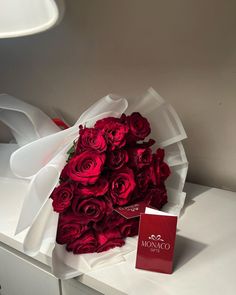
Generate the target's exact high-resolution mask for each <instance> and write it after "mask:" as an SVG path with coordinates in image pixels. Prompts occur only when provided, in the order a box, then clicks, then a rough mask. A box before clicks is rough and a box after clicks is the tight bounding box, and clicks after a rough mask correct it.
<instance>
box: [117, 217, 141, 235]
mask: <svg viewBox="0 0 236 295" xmlns="http://www.w3.org/2000/svg"><path fill="white" fill-rule="evenodd" d="M138 228H139V218H132V219H126V220H125V222H124V223H122V224H121V225H120V226H119V229H120V232H121V235H122V236H123V237H133V236H136V235H137V234H138Z"/></svg>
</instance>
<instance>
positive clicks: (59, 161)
mask: <svg viewBox="0 0 236 295" xmlns="http://www.w3.org/2000/svg"><path fill="white" fill-rule="evenodd" d="M134 111H136V112H140V113H141V114H142V115H144V116H145V117H147V119H148V120H149V122H150V124H151V129H152V133H151V135H150V137H151V138H155V140H156V141H157V144H156V145H158V147H164V148H165V152H166V157H165V160H166V162H167V163H168V165H169V166H170V169H171V172H172V173H171V176H170V177H169V178H168V180H167V182H166V187H167V191H168V203H167V204H166V205H165V206H164V208H163V211H165V212H168V213H171V214H177V215H179V214H180V211H181V208H182V207H183V205H184V200H185V193H184V192H183V186H184V182H185V178H186V175H187V170H188V162H187V159H186V155H185V152H184V148H183V145H182V143H181V141H182V140H183V139H185V138H186V137H187V136H186V133H185V131H184V128H183V126H182V123H181V121H180V119H179V117H178V115H177V113H176V112H175V110H174V109H173V108H172V107H171V105H170V104H168V103H167V102H166V101H165V100H164V99H163V98H161V97H160V95H159V94H157V93H156V92H155V90H154V89H152V88H150V89H149V90H148V91H147V93H146V94H145V95H144V96H143V97H141V98H137V99H135V100H130V101H129V104H128V101H127V100H126V99H125V98H122V97H119V96H116V95H112V94H109V95H107V96H105V97H103V98H101V99H100V100H98V101H97V102H96V103H95V104H93V105H92V106H91V107H90V108H88V109H87V110H86V111H85V112H84V113H83V114H82V115H81V116H80V117H79V119H78V120H77V122H76V123H75V125H74V126H72V127H70V128H68V129H66V130H63V131H61V130H60V129H59V128H58V127H57V126H56V125H55V124H54V123H53V121H52V120H51V119H50V118H49V117H48V116H47V115H46V114H44V113H43V112H42V111H40V110H39V109H38V108H35V107H33V106H31V105H29V104H27V103H24V102H22V101H21V100H18V99H16V98H14V97H12V96H9V95H7V94H3V95H0V120H1V121H2V122H4V123H5V124H6V125H7V126H8V127H9V128H10V130H11V132H12V134H13V136H14V138H15V142H14V143H10V144H0V159H1V160H2V163H4V165H3V166H2V165H1V167H0V180H1V178H3V179H4V178H8V179H10V180H11V184H12V185H14V181H16V178H17V179H21V180H22V181H25V182H27V183H28V184H27V185H28V189H27V192H26V195H25V198H24V203H23V206H22V210H21V214H20V217H19V220H18V224H17V226H16V234H17V233H20V232H21V231H23V230H24V229H26V228H28V231H27V234H26V237H25V240H24V251H25V253H26V254H28V255H32V256H33V255H35V254H37V253H38V252H39V251H40V247H41V245H42V243H43V240H44V239H46V238H47V239H48V238H51V239H52V240H53V241H54V242H55V237H56V231H57V221H58V214H57V213H55V212H53V209H52V204H51V199H49V196H50V194H51V192H52V191H53V189H54V187H55V186H56V185H57V183H58V180H59V176H60V173H61V170H62V169H63V167H64V165H65V163H66V160H67V151H68V149H69V148H70V147H71V145H72V144H73V141H74V140H75V139H76V138H77V137H78V126H79V125H81V124H82V125H84V124H86V126H88V127H92V126H93V124H94V123H95V122H96V121H97V120H98V119H102V118H105V117H108V116H113V117H119V116H120V115H121V114H122V113H127V114H130V113H132V112H134ZM155 147H157V146H154V148H155ZM49 221H50V222H49ZM49 224H50V228H49V227H48V225H49ZM136 245H137V237H133V238H127V239H126V244H125V245H124V246H123V247H121V248H114V249H111V250H109V251H106V252H102V253H92V254H81V255H74V254H72V253H69V252H67V251H66V250H65V247H64V246H62V245H58V244H56V242H55V247H54V250H53V252H52V271H53V273H54V275H56V276H57V277H59V278H62V279H68V278H72V277H75V276H78V275H80V274H82V273H86V272H88V271H90V270H92V269H96V268H101V267H105V266H108V265H111V264H114V263H118V262H121V261H125V260H126V254H128V253H130V252H132V251H135V250H136Z"/></svg>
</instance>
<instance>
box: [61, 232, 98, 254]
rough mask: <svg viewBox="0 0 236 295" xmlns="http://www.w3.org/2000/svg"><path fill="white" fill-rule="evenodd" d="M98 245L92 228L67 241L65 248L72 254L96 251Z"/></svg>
mask: <svg viewBox="0 0 236 295" xmlns="http://www.w3.org/2000/svg"><path fill="white" fill-rule="evenodd" d="M97 246H98V242H97V239H96V237H95V235H94V232H93V230H89V231H86V232H85V233H84V234H82V235H81V236H80V237H78V238H77V239H75V240H73V241H71V242H69V243H67V246H66V250H67V251H69V252H70V251H72V252H73V253H74V254H83V253H93V252H96V250H97Z"/></svg>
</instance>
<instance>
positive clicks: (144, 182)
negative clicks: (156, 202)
mask: <svg viewBox="0 0 236 295" xmlns="http://www.w3.org/2000/svg"><path fill="white" fill-rule="evenodd" d="M153 177H154V175H153V169H152V167H147V168H145V169H143V170H141V171H140V172H138V173H137V174H136V175H135V179H136V184H137V188H138V190H139V191H140V192H145V191H146V190H147V188H148V186H149V184H151V183H152V182H153Z"/></svg>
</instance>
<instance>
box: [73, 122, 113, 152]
mask: <svg viewBox="0 0 236 295" xmlns="http://www.w3.org/2000/svg"><path fill="white" fill-rule="evenodd" d="M79 134H80V137H79V140H78V143H77V149H76V151H77V153H78V151H79V152H80V151H82V150H95V151H98V152H100V153H102V152H104V151H105V150H106V148H107V143H106V141H105V138H104V136H103V132H102V131H101V130H99V129H96V128H84V129H80V131H79Z"/></svg>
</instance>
